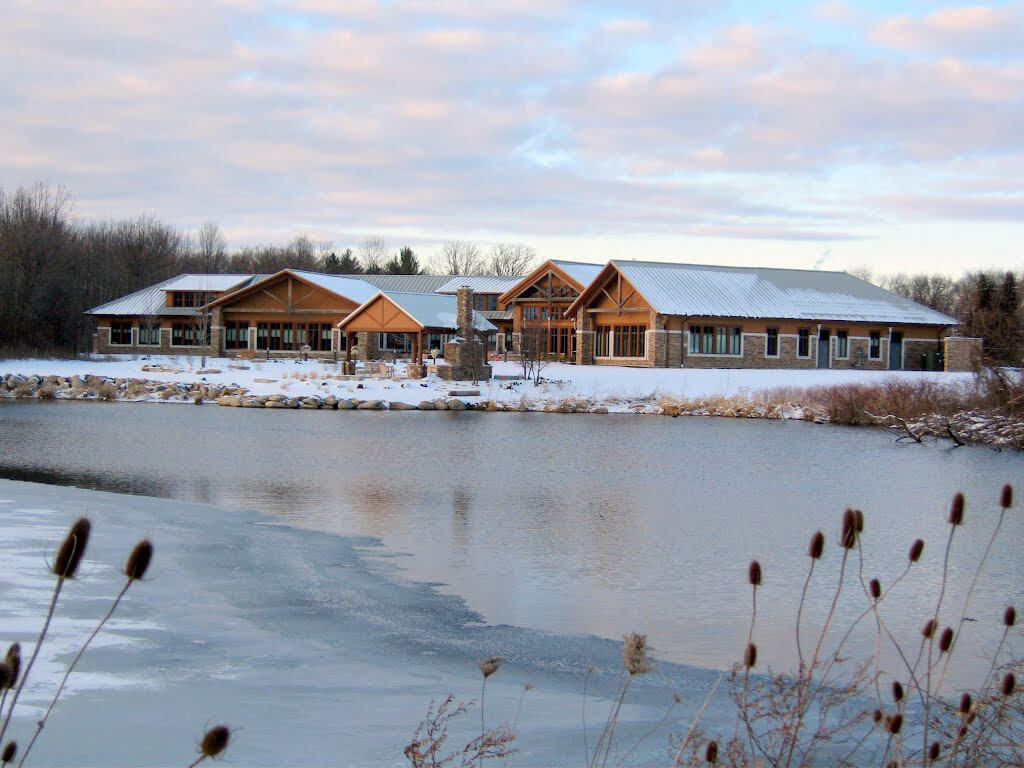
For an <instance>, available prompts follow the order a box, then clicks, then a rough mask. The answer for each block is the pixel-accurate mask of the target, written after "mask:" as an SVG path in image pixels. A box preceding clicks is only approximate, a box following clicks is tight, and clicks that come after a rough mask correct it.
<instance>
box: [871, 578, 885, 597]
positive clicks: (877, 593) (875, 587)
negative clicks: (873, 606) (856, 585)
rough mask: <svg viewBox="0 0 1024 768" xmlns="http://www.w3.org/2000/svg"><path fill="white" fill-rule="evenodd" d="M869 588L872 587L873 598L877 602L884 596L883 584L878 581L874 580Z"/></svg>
mask: <svg viewBox="0 0 1024 768" xmlns="http://www.w3.org/2000/svg"><path fill="white" fill-rule="evenodd" d="M868 586H869V587H871V597H872V598H873V599H874V600H877V599H878V598H880V597H881V596H882V582H880V581H879V580H878V579H872V580H871V583H870V584H869V585H868Z"/></svg>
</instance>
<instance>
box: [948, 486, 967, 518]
mask: <svg viewBox="0 0 1024 768" xmlns="http://www.w3.org/2000/svg"><path fill="white" fill-rule="evenodd" d="M949 522H950V524H952V525H963V524H964V495H963V494H962V493H958V494H957V495H956V496H954V497H953V506H951V507H950V508H949Z"/></svg>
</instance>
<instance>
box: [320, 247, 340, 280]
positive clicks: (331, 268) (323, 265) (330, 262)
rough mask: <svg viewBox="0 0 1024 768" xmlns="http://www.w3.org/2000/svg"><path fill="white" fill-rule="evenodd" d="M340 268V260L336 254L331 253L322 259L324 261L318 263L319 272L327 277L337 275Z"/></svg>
mask: <svg viewBox="0 0 1024 768" xmlns="http://www.w3.org/2000/svg"><path fill="white" fill-rule="evenodd" d="M340 268H341V259H339V258H338V254H336V253H335V252H334V251H331V252H330V253H329V254H327V255H326V256H325V257H324V260H323V261H322V262H320V271H321V272H326V273H327V274H328V275H338V274H341V273H340Z"/></svg>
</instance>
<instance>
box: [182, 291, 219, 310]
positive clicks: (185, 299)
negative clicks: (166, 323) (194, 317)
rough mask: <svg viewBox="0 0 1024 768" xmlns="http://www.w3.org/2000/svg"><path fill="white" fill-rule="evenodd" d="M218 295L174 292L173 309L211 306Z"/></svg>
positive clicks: (202, 292)
mask: <svg viewBox="0 0 1024 768" xmlns="http://www.w3.org/2000/svg"><path fill="white" fill-rule="evenodd" d="M216 296H217V294H215V293H208V292H205V291H172V292H171V306H172V307H201V306H203V305H204V304H209V303H210V302H211V301H213V300H214V299H215V298H216Z"/></svg>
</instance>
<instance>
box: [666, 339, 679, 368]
mask: <svg viewBox="0 0 1024 768" xmlns="http://www.w3.org/2000/svg"><path fill="white" fill-rule="evenodd" d="M665 337H666V338H665V344H666V351H665V365H667V366H668V367H669V368H681V367H682V365H683V332H682V331H665Z"/></svg>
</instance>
